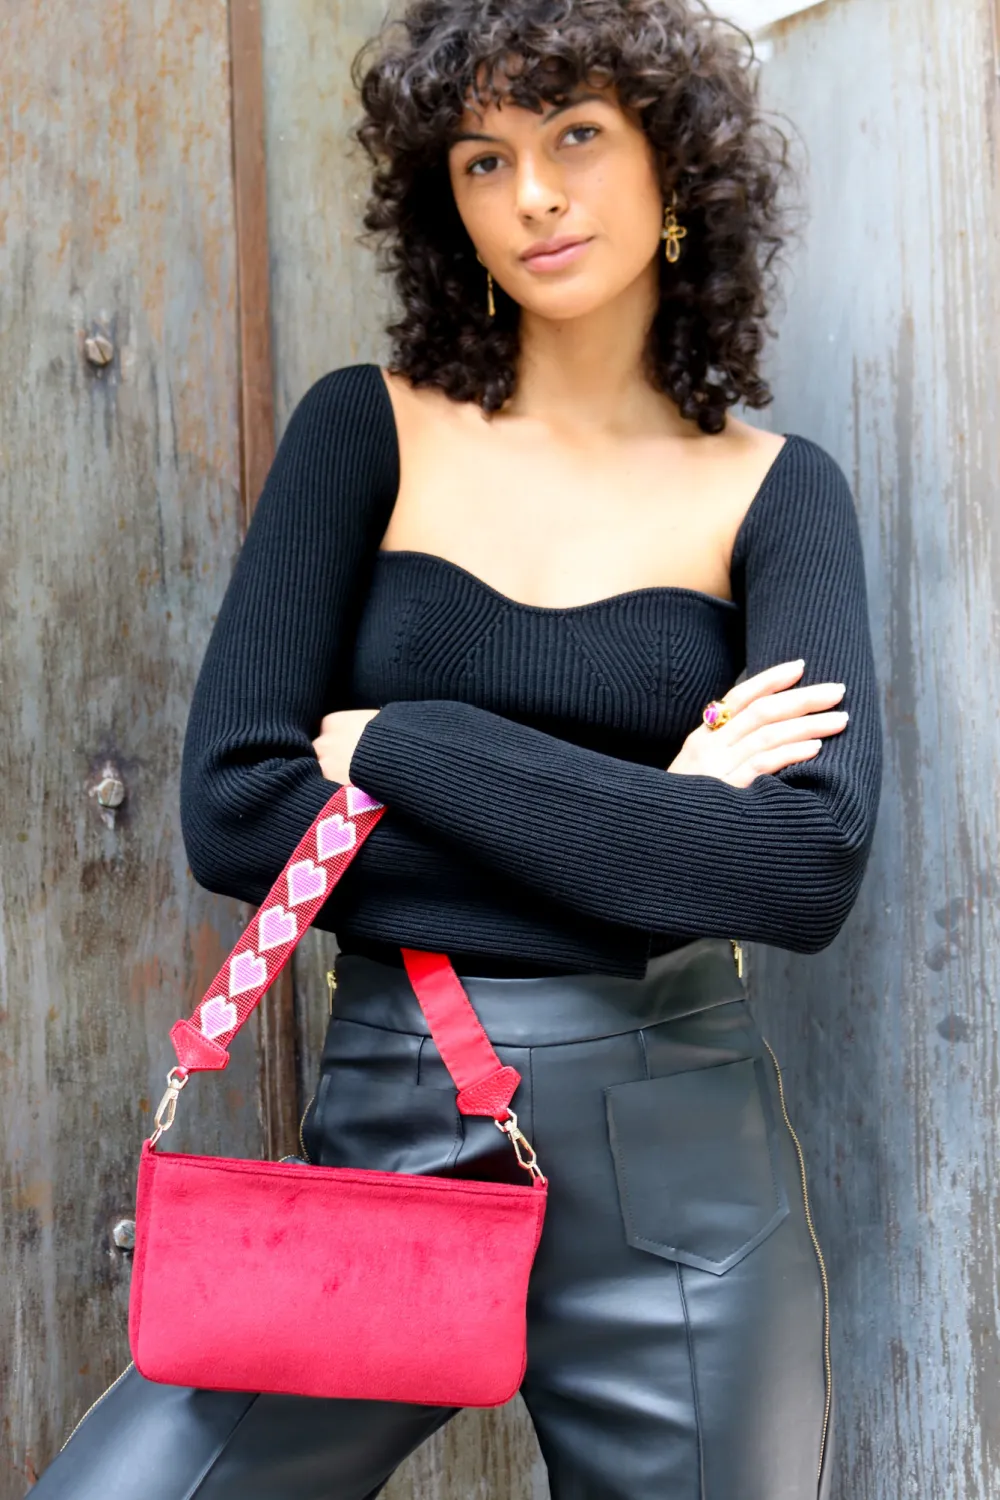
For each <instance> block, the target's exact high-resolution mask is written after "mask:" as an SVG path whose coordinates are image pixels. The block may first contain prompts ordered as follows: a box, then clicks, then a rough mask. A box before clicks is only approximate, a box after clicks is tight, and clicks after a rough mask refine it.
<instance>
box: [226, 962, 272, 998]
mask: <svg viewBox="0 0 1000 1500" xmlns="http://www.w3.org/2000/svg"><path fill="white" fill-rule="evenodd" d="M266 983H267V964H266V963H265V962H264V960H263V959H262V958H258V956H257V954H256V953H249V952H244V953H237V955H236V957H235V958H231V959H230V960H229V993H230V994H231V995H242V994H244V993H245V991H247V990H258V989H260V988H261V987H262V986H263V985H265V984H266Z"/></svg>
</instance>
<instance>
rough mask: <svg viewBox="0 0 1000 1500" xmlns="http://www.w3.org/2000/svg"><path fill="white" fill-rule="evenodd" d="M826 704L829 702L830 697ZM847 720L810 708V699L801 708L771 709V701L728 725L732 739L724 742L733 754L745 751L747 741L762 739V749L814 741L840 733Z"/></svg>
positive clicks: (833, 711) (832, 711)
mask: <svg viewBox="0 0 1000 1500" xmlns="http://www.w3.org/2000/svg"><path fill="white" fill-rule="evenodd" d="M826 702H829V697H828V699H826ZM820 703H823V699H820ZM804 708H805V711H802V709H804ZM847 717H849V715H847V712H846V711H844V709H840V708H838V709H829V708H817V706H813V705H810V700H808V699H805V700H802V702H801V703H799V706H796V705H789V706H784V705H772V703H771V702H769V700H763V702H760V703H751V705H750V708H745V709H744V712H742V714H739V715H738V717H736V718H732V720H730V721H729V724H726V729H727V730H729V735H727V739H726V741H724V742H727V744H729V745H730V747H732V748H733V750H739V751H744V750H745V745H747V744H748V741H751V739H753V741H757V738H759V736H762V738H760V744H762V745H769V744H787V742H789V741H792V739H814V738H816V736H817V735H820V733H825V735H826V733H838V730H841V729H843V727H844V726H846V724H847ZM718 733H723V730H718Z"/></svg>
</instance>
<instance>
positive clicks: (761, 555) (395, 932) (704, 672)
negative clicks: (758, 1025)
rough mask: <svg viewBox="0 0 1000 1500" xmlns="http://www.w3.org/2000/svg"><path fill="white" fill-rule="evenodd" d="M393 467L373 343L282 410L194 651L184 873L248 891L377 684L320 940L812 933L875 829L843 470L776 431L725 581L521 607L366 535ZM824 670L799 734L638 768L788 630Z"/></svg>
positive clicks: (319, 802) (250, 895) (524, 963)
mask: <svg viewBox="0 0 1000 1500" xmlns="http://www.w3.org/2000/svg"><path fill="white" fill-rule="evenodd" d="M398 483H399V451H398V443H397V434H396V427H395V419H394V414H393V409H392V403H391V401H390V399H389V395H388V392H387V391H386V389H385V385H384V382H383V379H382V376H381V374H380V371H379V369H378V366H377V365H374V364H359V365H350V366H347V367H345V368H343V369H339V370H334V371H332V372H331V373H330V374H328V375H325V376H323V377H322V378H321V379H320V380H318V381H317V382H316V383H315V384H314V385H313V386H312V387H311V388H310V389H309V390H308V391H307V392H306V394H305V396H304V397H303V398H302V400H301V401H300V402H299V404H298V406H297V407H296V409H295V411H294V412H293V414H292V417H291V420H290V422H289V424H288V427H287V430H286V432H285V435H284V437H283V439H282V441H281V443H280V445H279V448H278V452H277V455H276V457H275V460H274V463H273V465H272V467H271V471H270V473H269V475H268V478H267V482H266V484H265V486H264V490H263V493H262V494H261V497H260V500H259V503H258V505H257V509H256V512H255V514H254V518H253V521H252V523H251V525H250V528H249V530H248V532H247V536H246V540H245V542H244V545H243V548H242V551H241V553H240V556H239V558H238V560H237V564H236V568H235V570H234V573H233V576H232V579H231V581H230V584H229V587H228V589H227V591H226V594H225V598H224V600H223V603H222V607H221V609H220V612H219V616H218V619H217V621H216V624H215V628H214V630H213V632H212V637H211V640H210V641H209V644H208V649H207V651H206V654H205V659H204V663H203V665H202V669H201V672H200V675H199V678H198V682H197V685H196V688H195V692H194V698H193V701H192V705H191V712H190V716H189V720H188V726H187V734H186V738H185V744H184V756H183V763H182V768H181V822H182V828H183V834H184V841H185V846H186V849H187V854H188V858H189V860H190V864H191V869H192V872H193V873H194V876H195V878H196V880H198V881H199V882H200V884H202V885H204V886H206V887H207V888H208V889H209V890H213V891H220V892H224V893H226V894H227V895H231V896H237V897H240V898H242V899H244V900H247V901H250V902H253V903H254V904H259V903H260V902H261V901H262V900H263V898H264V896H265V895H266V893H267V891H268V889H269V887H270V885H271V884H272V882H273V881H274V879H275V878H276V876H277V875H278V873H279V871H280V870H281V868H282V866H283V864H284V863H285V861H286V860H287V858H288V856H289V854H290V853H291V851H292V849H293V848H294V846H295V844H296V842H297V841H298V839H299V838H300V837H301V835H302V833H303V832H304V831H305V829H306V827H307V826H308V824H309V823H310V822H311V821H312V819H313V818H314V817H315V815H316V813H317V812H318V811H319V810H320V808H321V807H322V806H323V804H324V803H325V802H326V801H327V799H328V798H329V796H330V795H331V793H332V791H333V789H334V783H332V782H330V781H328V780H326V779H325V778H324V776H323V775H322V772H321V771H320V768H319V763H318V761H317V759H316V756H315V753H314V751H313V749H312V740H313V739H315V737H316V736H317V734H318V733H319V728H320V720H321V718H322V716H323V714H325V713H329V712H332V711H333V710H335V709H338V708H350V707H369V708H373V707H378V708H379V710H380V711H379V713H378V714H377V715H376V716H375V718H373V719H372V720H371V722H370V723H369V724H368V725H367V726H366V728H365V730H364V732H363V734H362V736H361V739H360V741H359V742H358V746H357V749H356V751H355V754H354V757H353V760H352V762H351V767H350V774H351V780H352V781H353V782H355V783H356V784H357V785H358V786H361V787H363V788H364V789H365V790H366V791H367V792H370V793H371V794H372V795H373V796H374V797H377V798H378V799H379V800H380V801H382V802H385V803H386V805H387V808H388V811H387V813H386V815H385V816H384V818H383V819H382V821H381V822H380V823H379V825H378V826H377V828H376V829H375V831H374V833H373V834H372V835H371V836H370V838H369V839H368V841H367V843H366V844H365V845H364V847H363V849H362V850H361V852H360V853H359V854H358V855H357V857H356V858H355V860H354V863H353V864H352V866H351V867H350V869H349V870H348V872H347V874H346V875H345V876H344V878H343V880H342V881H341V883H340V884H339V885H338V886H337V888H336V889H335V890H334V892H333V893H332V894H331V897H330V899H329V901H328V902H327V903H326V905H325V906H324V907H323V909H322V910H321V912H320V914H319V916H318V918H317V922H316V925H317V926H319V927H322V928H325V929H328V930H332V931H335V932H336V934H337V938H338V942H339V944H340V946H341V948H342V949H344V950H346V951H361V952H368V953H371V954H372V955H373V956H376V957H380V958H383V959H389V960H394V959H397V958H398V946H399V945H401V944H402V945H405V946H408V947H414V948H427V949H434V950H440V951H443V952H447V953H448V954H450V955H451V957H452V958H453V960H454V961H455V963H456V965H457V966H458V967H459V968H460V969H461V970H464V972H466V973H476V972H479V973H525V974H529V973H537V972H541V971H544V970H547V969H556V970H560V969H562V970H577V971H578V970H593V971H603V972H607V973H617V974H623V975H633V976H634V975H639V974H641V973H642V972H643V969H644V966H645V962H646V960H647V958H648V957H649V955H650V954H651V953H658V952H661V951H665V950H666V949H669V948H672V947H676V946H677V945H679V944H680V943H683V942H687V941H689V940H690V939H691V938H693V937H699V936H718V937H735V938H743V939H749V940H754V939H756V940H758V941H762V942H766V943H772V944H775V945H777V946H779V947H783V948H790V949H793V950H796V951H799V952H812V951H815V950H817V949H820V948H822V947H824V946H825V945H826V944H827V943H829V942H830V941H831V940H832V938H833V937H834V936H835V935H836V933H837V931H838V930H839V928H840V927H841V925H842V923H843V921H844V919H845V917H846V916H847V914H848V912H849V910H850V908H851V905H852V903H853V901H854V899H855V896H856V894H857V891H858V886H859V883H860V880H861V876H862V874H863V871H864V866H865V863H866V860H867V856H868V851H869V847H870V843H871V838H872V833H873V828H874V822H875V815H876V808H877V803H878V795H879V787H880V781H881V769H882V740H881V730H880V723H879V715H878V700H877V690H876V683H875V676H874V670H873V662H872V648H871V638H870V631H869V623H868V612H867V603H866V596H865V577H864V567H863V561H862V553H861V543H860V536H859V531H858V525H857V519H856V516H855V511H854V505H853V501H852V498H851V493H850V490H849V487H848V484H847V481H846V479H845V477H844V475H843V472H842V471H841V469H840V468H839V467H838V465H837V463H836V462H835V461H834V459H833V458H831V457H830V455H829V454H827V453H826V452H825V451H824V450H823V449H822V448H820V447H819V446H817V444H815V443H813V442H812V441H810V440H809V439H808V438H804V437H799V436H797V435H795V434H791V435H788V438H787V441H786V443H785V445H784V447H783V448H782V449H781V451H780V452H779V454H778V455H777V457H776V459H775V460H774V462H773V464H772V466H771V469H770V470H769V472H768V474H767V476H766V478H765V480H764V482H763V484H762V485H761V487H760V489H759V491H758V492H757V495H756V496H755V498H754V501H753V503H752V505H751V506H750V509H749V511H748V512H747V515H746V517H745V519H744V521H743V524H742V526H741V528H740V531H739V533H738V535H737V538H736V543H735V547H734V551H733V557H732V565H731V581H732V590H733V601H732V602H728V601H725V600H721V599H717V598H715V597H714V596H712V595H709V594H704V593H699V592H698V591H697V590H694V589H686V588H675V587H657V588H644V589H634V590H631V591H629V592H627V593H621V594H616V595H613V596H611V597H610V598H607V599H601V600H598V601H596V602H595V603H592V604H584V605H578V606H570V607H565V608H551V609H546V608H538V607H535V606H532V605H527V604H521V603H518V602H516V601H514V600H511V599H508V598H507V597H506V596H505V595H503V594H500V593H498V592H497V591H496V590H495V589H493V588H491V587H490V586H489V585H488V584H486V583H484V582H482V581H481V580H480V579H478V578H476V577H475V576H474V575H473V574H471V573H469V572H467V571H466V570H465V569H464V568H461V567H459V566H458V565H457V564H455V563H452V562H449V561H447V560H446V559H444V558H441V557H436V556H433V555H431V554H428V553H422V552H402V551H400V552H381V551H379V542H380V540H381V538H382V536H383V534H384V532H385V529H386V526H387V524H388V521H389V516H390V514H391V511H392V508H393V505H394V502H395V497H396V492H397V489H398ZM799 656H801V657H804V658H805V662H806V669H805V673H804V675H803V678H802V683H803V684H807V683H809V682H821V681H834V682H844V683H846V684H847V693H846V695H845V698H844V701H843V704H842V706H843V707H844V708H846V709H847V710H848V711H849V713H850V716H851V717H850V722H849V724H848V726H847V728H846V730H845V731H844V732H843V733H842V734H840V735H839V736H836V737H834V738H833V739H832V740H829V741H827V742H826V743H825V744H824V746H823V748H822V749H821V750H820V752H819V754H818V756H816V758H815V759H814V760H812V761H809V762H807V763H804V764H802V765H800V766H797V767H790V768H789V769H788V770H786V771H783V772H781V773H780V774H779V775H777V776H760V777H758V778H757V779H756V781H754V782H753V784H752V785H751V786H749V787H746V788H735V787H731V786H729V785H727V784H726V783H724V782H721V781H717V780H715V779H714V778H712V777H708V776H679V775H673V774H671V773H669V772H667V771H666V770H664V767H665V766H666V765H667V764H668V763H669V762H670V761H671V760H672V759H673V757H674V756H675V754H676V753H677V751H678V749H679V748H680V745H681V743H682V741H683V740H684V738H685V736H686V735H687V734H688V733H689V732H690V731H691V729H692V728H693V727H694V726H695V725H696V724H697V723H698V721H699V718H700V715H701V711H702V708H703V707H704V705H705V704H706V703H707V702H708V700H709V699H711V698H714V697H718V696H720V695H721V694H722V693H724V692H725V691H726V690H727V689H728V688H729V687H731V686H732V684H733V682H734V681H735V679H736V678H737V676H739V674H740V673H741V672H742V671H743V669H744V668H746V670H747V673H748V674H753V673H755V672H758V671H760V670H762V669H763V668H764V667H767V666H771V665H773V664H775V663H777V662H782V661H788V660H791V659H792V658H794V657H799Z"/></svg>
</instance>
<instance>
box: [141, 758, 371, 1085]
mask: <svg viewBox="0 0 1000 1500" xmlns="http://www.w3.org/2000/svg"><path fill="white" fill-rule="evenodd" d="M384 813H385V808H384V807H383V805H382V803H381V802H376V801H375V800H374V798H373V797H369V795H368V793H367V792H363V791H362V790H361V788H360V787H357V786H351V785H349V784H348V785H346V786H341V787H338V788H337V790H336V791H335V792H334V794H333V796H332V797H331V798H330V800H329V801H328V802H327V803H326V805H325V806H324V807H323V808H321V810H320V812H319V813H318V814H317V816H316V817H315V818H314V819H313V821H312V823H310V825H309V827H308V828H307V829H306V831H305V833H304V834H303V835H302V837H301V839H300V840H299V842H298V843H297V844H296V846H295V848H294V849H293V851H292V853H291V855H290V857H289V859H288V862H287V864H286V865H285V868H284V869H283V870H282V872H281V874H280V875H279V876H278V878H277V880H276V881H275V882H274V884H273V885H272V887H271V889H270V890H269V891H268V893H267V895H266V897H265V898H264V901H263V904H262V905H261V906H260V908H259V909H258V911H257V913H256V915H255V916H254V918H253V920H252V921H251V922H249V923H248V924H247V926H246V928H245V929H244V930H243V932H242V934H241V935H240V938H239V941H238V942H237V944H236V946H235V947H234V949H233V951H232V953H230V955H229V957H228V958H227V959H226V961H225V963H224V964H223V965H222V968H221V969H220V970H219V972H218V974H216V976H215V978H214V979H213V980H212V983H211V984H210V985H209V987H208V989H207V990H206V992H205V998H204V999H203V1000H202V1002H201V1004H200V1005H199V1006H198V1009H197V1010H196V1011H195V1013H194V1015H193V1016H192V1017H191V1019H190V1020H189V1021H178V1022H177V1023H176V1025H175V1026H173V1027H172V1029H171V1032H170V1039H171V1041H172V1042H173V1044H174V1050H175V1051H176V1053H177V1058H178V1061H179V1062H180V1064H181V1067H182V1068H184V1069H186V1070H187V1071H188V1072H191V1073H195V1072H201V1071H203V1070H205V1069H210V1068H224V1067H225V1066H226V1064H227V1063H228V1061H229V1053H228V1051H227V1048H228V1046H229V1044H230V1042H231V1041H232V1039H233V1037H234V1036H235V1035H236V1033H237V1032H238V1031H239V1029H240V1027H241V1026H242V1025H243V1024H244V1022H245V1021H246V1020H247V1018H248V1017H249V1016H250V1014H251V1012H252V1011H253V1010H254V1008H255V1007H256V1006H257V1005H258V1003H259V1002H260V999H261V997H262V996H263V994H264V992H265V991H266V990H267V989H268V988H269V987H270V985H272V984H273V983H274V981H275V980H276V979H277V977H278V975H279V974H280V973H281V971H282V969H283V968H284V967H285V965H286V963H287V962H288V960H289V959H290V958H291V956H292V953H293V951H294V949H295V945H296V943H298V941H299V939H300V938H301V937H302V935H303V934H304V933H305V931H306V929H307V928H308V927H309V925H310V923H311V922H312V920H313V918H314V917H315V915H316V913H317V912H318V911H319V909H320V907H321V906H322V905H323V902H324V901H325V900H326V899H327V897H328V896H329V894H330V892H331V891H332V890H333V887H334V886H335V885H336V884H337V881H338V880H339V879H340V877H341V876H342V875H343V873H344V871H345V870H346V869H347V867H348V865H349V864H350V863H351V860H352V859H353V858H354V856H355V854H357V852H358V850H359V849H360V848H361V845H362V844H363V843H364V841H365V839H366V838H367V837H368V835H369V834H370V833H371V831H372V829H373V828H374V827H375V825H376V823H378V821H379V819H380V818H381V817H382V816H383V814H384Z"/></svg>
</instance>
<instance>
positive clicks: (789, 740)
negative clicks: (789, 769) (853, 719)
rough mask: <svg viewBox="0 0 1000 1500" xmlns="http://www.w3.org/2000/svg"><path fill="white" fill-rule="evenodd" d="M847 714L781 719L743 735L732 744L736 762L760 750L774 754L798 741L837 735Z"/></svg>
mask: <svg viewBox="0 0 1000 1500" xmlns="http://www.w3.org/2000/svg"><path fill="white" fill-rule="evenodd" d="M847 724H848V716H847V714H846V713H842V712H836V713H825V714H807V715H805V716H802V717H798V718H794V719H781V720H777V721H776V722H774V723H771V724H762V725H761V726H760V728H758V729H755V730H753V731H752V732H751V733H749V734H744V735H743V736H742V737H740V738H739V739H737V740H734V741H733V742H732V745H731V748H732V751H733V752H734V754H735V756H736V758H737V759H740V760H744V759H749V758H750V757H751V756H754V755H759V754H760V752H761V751H763V750H773V749H776V748H777V746H779V745H794V744H797V743H798V742H799V741H800V740H815V739H820V738H824V739H825V738H828V737H829V736H830V735H833V734H840V733H841V732H842V731H843V730H844V729H846V728H847Z"/></svg>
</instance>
